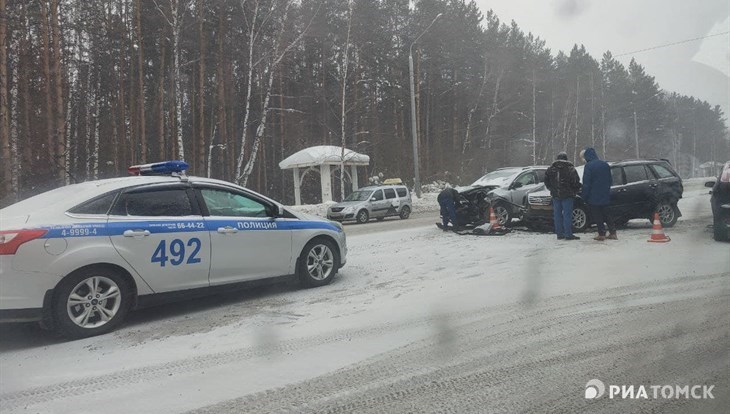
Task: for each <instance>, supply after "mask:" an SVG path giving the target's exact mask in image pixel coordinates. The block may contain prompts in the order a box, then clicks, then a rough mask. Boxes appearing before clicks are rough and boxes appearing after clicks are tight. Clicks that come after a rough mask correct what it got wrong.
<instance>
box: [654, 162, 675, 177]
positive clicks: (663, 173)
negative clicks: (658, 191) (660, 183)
mask: <svg viewBox="0 0 730 414" xmlns="http://www.w3.org/2000/svg"><path fill="white" fill-rule="evenodd" d="M651 168H652V169H653V170H654V172H655V173H656V175H657V177H659V178H672V177H674V174H672V172H671V171H669V169H668V168H667V167H665V166H663V165H661V164H652V166H651Z"/></svg>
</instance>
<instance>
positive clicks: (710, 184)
mask: <svg viewBox="0 0 730 414" xmlns="http://www.w3.org/2000/svg"><path fill="white" fill-rule="evenodd" d="M714 186H715V182H714V181H705V187H707V188H712V187H714Z"/></svg>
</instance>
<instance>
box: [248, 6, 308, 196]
mask: <svg viewBox="0 0 730 414" xmlns="http://www.w3.org/2000/svg"><path fill="white" fill-rule="evenodd" d="M241 1H242V5H243V3H244V2H245V0H241ZM283 3H284V4H283V11H282V12H281V13H280V16H279V19H278V20H279V21H278V34H277V35H276V37H275V40H274V44H273V47H272V50H273V51H274V54H273V55H272V57H271V58H269V59H266V58H263V59H262V61H263V62H264V63H263V64H264V65H265V67H264V69H263V71H262V72H263V73H264V75H267V76H268V79H267V81H266V84H265V85H264V89H263V91H262V95H263V96H264V102H263V106H262V111H261V118H260V120H259V124H258V127H257V128H256V133H255V135H254V141H253V144H252V146H251V154H250V155H249V157H248V161H247V162H246V165H245V166H244V167H243V169H241V166H242V165H243V161H244V158H245V155H246V137H247V134H248V132H247V130H248V128H247V126H248V124H247V122H248V119H249V116H248V113H249V110H250V107H251V105H250V100H251V96H250V89H249V90H248V91H247V94H246V103H245V104H246V108H248V110H247V111H246V118H245V119H246V120H245V121H244V125H243V133H242V136H241V151H240V153H239V157H238V163H237V167H236V182H238V183H239V184H240V185H242V186H244V187H245V186H246V184H247V183H248V178H249V176H250V175H251V172H252V171H253V167H254V165H255V164H256V156H257V155H258V150H259V146H260V145H261V140H262V139H263V137H264V133H265V132H266V117H267V115H268V113H269V110H270V109H271V108H270V107H269V102H270V101H271V92H272V90H271V87H272V85H273V83H274V74H275V73H276V68H277V67H278V66H279V64H280V63H281V62H282V60H284V57H285V56H286V55H287V53H289V52H290V51H291V50H292V49H293V48H294V47H295V46H296V45H297V43H299V41H301V40H302V38H303V37H304V35H305V34H306V33H307V31H308V30H309V27H310V26H311V25H312V21H313V20H314V17H315V16H316V14H317V12H318V11H319V8H318V9H317V10H316V11H315V13H314V16H312V19H311V20H310V21H309V23H308V24H307V26H306V27H305V28H304V29H303V30H302V32H301V33H299V35H298V36H297V37H296V38H295V39H294V40H293V41H292V42H291V43H290V44H289V45H288V46H286V47H285V48H283V49H281V42H282V38H283V37H284V32H285V30H286V24H287V20H288V18H289V8H290V7H291V5H292V3H293V1H292V0H284V1H283ZM258 6H259V3H258V1H257V2H256V12H255V13H254V14H255V15H256V14H258ZM320 6H321V5H320ZM274 7H275V4H273V5H272V8H271V9H270V12H273V11H274ZM251 26H252V27H253V23H252V24H251ZM249 33H250V35H249V39H252V38H254V37H253V33H256V32H255V31H250V32H249ZM252 47H253V45H249V62H251V61H252V56H253V50H252V49H251V48H252ZM254 66H255V65H251V66H250V67H249V73H248V77H249V79H252V77H253V74H252V73H253V72H252V71H253V69H254ZM249 84H250V82H249Z"/></svg>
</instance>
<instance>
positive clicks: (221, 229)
mask: <svg viewBox="0 0 730 414" xmlns="http://www.w3.org/2000/svg"><path fill="white" fill-rule="evenodd" d="M218 233H222V234H232V233H238V230H237V229H236V228H235V227H231V226H226V227H218Z"/></svg>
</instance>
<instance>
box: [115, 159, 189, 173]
mask: <svg viewBox="0 0 730 414" xmlns="http://www.w3.org/2000/svg"><path fill="white" fill-rule="evenodd" d="M187 169H188V163H186V162H185V161H178V160H173V161H163V162H156V163H152V164H142V165H133V166H131V167H129V168H127V171H128V172H129V174H131V175H183V174H184V173H185V170H187Z"/></svg>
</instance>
